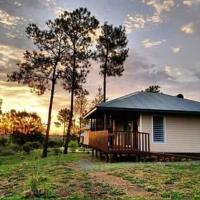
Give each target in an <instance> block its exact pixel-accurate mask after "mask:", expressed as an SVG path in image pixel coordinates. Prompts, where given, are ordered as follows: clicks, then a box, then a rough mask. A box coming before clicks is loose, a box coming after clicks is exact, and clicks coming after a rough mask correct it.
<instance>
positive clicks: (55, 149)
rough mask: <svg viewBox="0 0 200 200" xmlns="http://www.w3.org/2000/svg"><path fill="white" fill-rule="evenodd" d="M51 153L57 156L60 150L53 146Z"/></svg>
mask: <svg viewBox="0 0 200 200" xmlns="http://www.w3.org/2000/svg"><path fill="white" fill-rule="evenodd" d="M53 153H54V155H56V156H57V155H59V154H61V153H62V150H61V149H60V148H58V147H55V148H53Z"/></svg>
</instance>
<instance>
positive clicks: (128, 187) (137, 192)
mask: <svg viewBox="0 0 200 200" xmlns="http://www.w3.org/2000/svg"><path fill="white" fill-rule="evenodd" d="M90 176H91V178H92V180H96V181H98V182H102V183H106V184H109V185H111V186H114V187H116V188H119V189H122V190H123V191H124V192H125V193H126V194H127V195H131V196H133V195H134V196H138V197H146V196H148V195H149V194H150V193H149V192H147V191H145V190H144V189H142V188H140V187H138V186H136V185H132V184H130V183H129V182H128V181H126V180H123V179H122V178H120V177H116V176H112V175H110V174H108V173H107V172H92V173H90Z"/></svg>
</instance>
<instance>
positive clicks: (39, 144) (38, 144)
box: [27, 142, 41, 149]
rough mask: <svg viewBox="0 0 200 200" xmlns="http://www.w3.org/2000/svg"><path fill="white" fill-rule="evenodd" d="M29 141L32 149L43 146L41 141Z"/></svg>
mask: <svg viewBox="0 0 200 200" xmlns="http://www.w3.org/2000/svg"><path fill="white" fill-rule="evenodd" d="M27 143H30V146H31V147H32V149H39V148H40V147H41V143H40V142H27Z"/></svg>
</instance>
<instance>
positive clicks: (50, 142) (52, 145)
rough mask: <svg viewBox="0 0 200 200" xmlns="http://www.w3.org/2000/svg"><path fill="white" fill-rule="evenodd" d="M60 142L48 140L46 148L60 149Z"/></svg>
mask: <svg viewBox="0 0 200 200" xmlns="http://www.w3.org/2000/svg"><path fill="white" fill-rule="evenodd" d="M62 145H63V144H62V141H60V140H49V142H48V146H49V147H50V148H53V147H62Z"/></svg>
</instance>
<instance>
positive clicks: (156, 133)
mask: <svg viewBox="0 0 200 200" xmlns="http://www.w3.org/2000/svg"><path fill="white" fill-rule="evenodd" d="M164 140H165V138H164V123H163V117H162V116H153V141H154V142H164Z"/></svg>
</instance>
